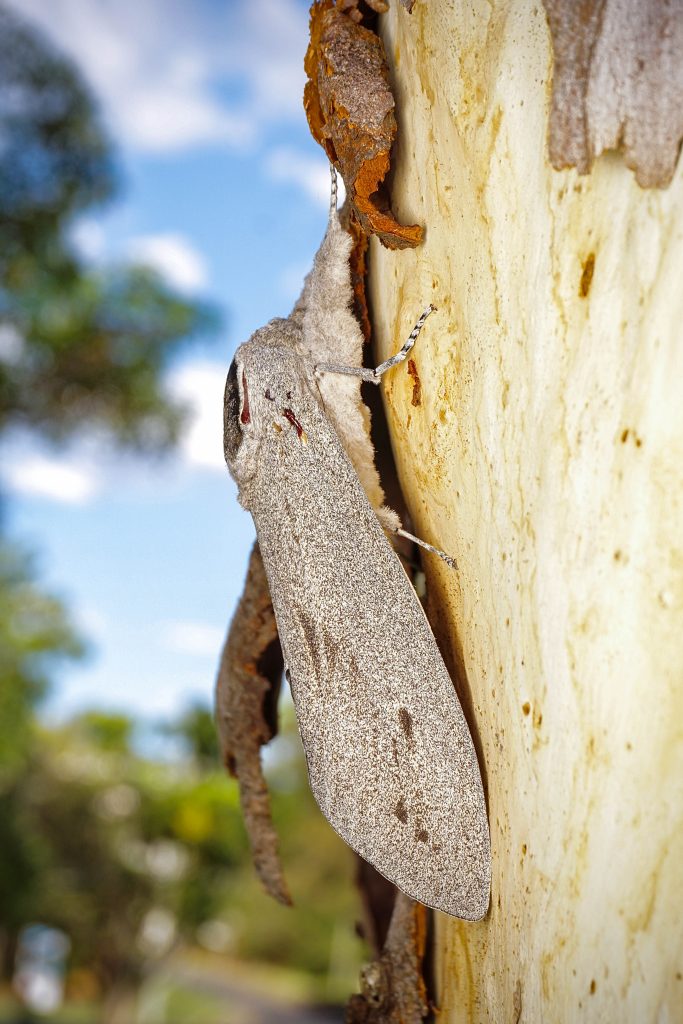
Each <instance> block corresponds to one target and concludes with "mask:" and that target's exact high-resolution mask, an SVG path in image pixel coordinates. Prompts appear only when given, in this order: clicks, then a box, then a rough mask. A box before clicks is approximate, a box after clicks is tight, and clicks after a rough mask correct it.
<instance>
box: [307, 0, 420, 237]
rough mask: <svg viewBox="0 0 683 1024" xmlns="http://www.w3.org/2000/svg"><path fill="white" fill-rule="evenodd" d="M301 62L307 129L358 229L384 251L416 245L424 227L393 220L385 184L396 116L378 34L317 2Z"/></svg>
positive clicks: (326, 1)
mask: <svg viewBox="0 0 683 1024" xmlns="http://www.w3.org/2000/svg"><path fill="white" fill-rule="evenodd" d="M304 68H305V70H306V74H307V75H308V82H307V83H306V88H305V90H304V108H305V110H306V116H307V117H308V124H309V127H310V129H311V134H312V135H313V138H314V139H316V141H317V142H319V143H320V145H321V146H322V147H323V149H324V150H325V152H326V153H327V156H328V158H329V160H330V161H331V162H332V163H333V164H334V165H335V166H336V167H337V168H338V169H339V170H340V172H341V174H342V177H343V178H344V184H345V185H346V189H347V194H348V196H349V198H350V202H351V205H352V207H353V212H354V214H355V216H356V218H357V219H358V220H359V221H360V224H361V226H362V227H363V230H364V231H365V232H366V233H367V234H376V235H377V237H378V238H379V239H380V241H381V242H382V244H383V245H385V246H387V248H389V249H405V248H407V247H412V246H416V245H418V244H419V243H420V241H421V240H422V228H421V227H419V225H416V224H415V225H410V226H404V225H401V224H399V223H398V222H397V220H396V219H395V217H394V215H393V213H392V212H391V208H390V205H389V199H388V196H387V193H386V189H385V187H384V185H383V182H384V178H385V177H386V174H387V172H388V170H389V153H390V150H391V145H392V143H393V141H394V137H395V135H396V118H395V116H394V97H393V95H392V93H391V87H390V85H389V75H388V69H387V62H386V57H385V54H384V46H383V44H382V40H381V39H380V38H379V36H378V35H376V34H375V33H374V32H372V31H371V30H370V29H368V28H365V27H364V26H363V25H359V24H357V23H356V22H355V21H354V20H353V19H352V18H351V17H350V16H349V15H348V14H347V13H345V11H344V10H343V9H342V8H341V7H340V6H339V5H338V4H337V5H335V3H334V0H316V2H315V3H314V4H313V5H312V7H311V41H310V44H309V47H308V51H307V53H306V59H305V61H304Z"/></svg>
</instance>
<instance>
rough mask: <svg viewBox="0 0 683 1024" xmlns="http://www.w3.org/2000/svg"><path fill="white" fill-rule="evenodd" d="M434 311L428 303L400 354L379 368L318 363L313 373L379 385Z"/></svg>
mask: <svg viewBox="0 0 683 1024" xmlns="http://www.w3.org/2000/svg"><path fill="white" fill-rule="evenodd" d="M435 310H436V306H432V305H431V303H430V304H429V306H427V308H426V309H425V311H424V313H423V314H422V316H421V317H420V319H419V320H418V321H417V323H416V324H415V326H414V327H413V329H412V331H411V332H410V334H409V335H408V338H407V340H406V342H405V344H404V346H403V348H402V349H401V350H400V352H397V353H396V355H395V356H391V357H390V358H389V359H385V361H384V362H383V363H380V364H379V366H376V367H375V369H374V370H366V369H365V368H364V367H362V366H341V365H340V364H338V363H318V364H317V365H316V367H315V372H316V373H339V374H344V375H346V376H349V377H360V378H361V380H366V381H371V382H372V383H373V384H379V382H380V378H381V376H382V374H383V373H386V371H387V370H390V369H391V367H392V366H397V365H398V364H399V363H402V362H403V360H404V359H405V358H406V356H407V355H408V353H409V352H410V350H411V349H412V347H413V345H414V344H415V342H416V341H417V337H418V335H419V333H420V331H421V330H422V328H423V326H424V322H425V320H426V319H427V317H428V316H429V314H430V313H433V312H434V311H435Z"/></svg>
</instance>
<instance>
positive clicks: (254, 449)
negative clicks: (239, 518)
mask: <svg viewBox="0 0 683 1024" xmlns="http://www.w3.org/2000/svg"><path fill="white" fill-rule="evenodd" d="M291 333H292V325H291V323H290V321H288V320H273V321H271V323H269V324H267V325H266V326H265V327H263V328H261V330H259V331H257V332H256V334H254V335H252V337H251V338H250V339H249V341H247V342H246V343H245V344H244V345H240V347H239V348H238V349H237V352H236V353H235V358H234V359H233V361H232V363H231V364H230V369H229V371H228V377H227V380H226V383H225V403H224V412H223V450H224V453H225V461H226V462H227V464H228V468H229V470H230V472H231V473H232V476H233V477H234V479H235V480H236V482H237V484H238V485H239V486H240V487H242V485H244V484H246V483H247V482H248V481H249V480H251V478H252V477H253V476H254V474H255V473H256V472H257V469H258V466H259V462H260V460H261V457H262V456H263V455H264V452H263V451H262V449H263V447H264V446H266V448H267V447H269V446H270V447H272V446H273V445H274V444H279V443H283V444H285V443H288V442H290V441H291V436H290V435H291V432H292V430H293V431H294V434H295V436H296V438H297V441H301V438H302V437H303V438H304V442H305V435H304V433H303V428H302V427H301V424H300V422H299V420H298V419H297V416H298V412H299V410H301V409H303V408H307V407H308V405H309V403H310V402H311V400H312V396H311V392H310V389H309V385H308V384H307V380H306V377H307V374H306V371H305V369H304V368H303V366H302V363H301V360H300V357H299V356H298V355H297V354H296V352H295V351H293V342H294V341H295V340H296V339H294V338H293V337H291V336H290V335H291Z"/></svg>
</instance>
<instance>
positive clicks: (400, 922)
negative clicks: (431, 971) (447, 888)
mask: <svg viewBox="0 0 683 1024" xmlns="http://www.w3.org/2000/svg"><path fill="white" fill-rule="evenodd" d="M427 914H428V911H427V908H426V907H423V906H422V904H421V903H416V902H415V901H414V900H411V899H410V897H409V896H406V895H405V894H404V893H402V892H398V893H397V894H396V902H395V904H394V913H393V915H392V918H391V925H390V926H389V932H388V934H387V941H386V943H385V946H384V951H383V953H382V956H381V957H380V958H379V960H373V962H372V963H371V964H369V965H368V966H367V967H365V968H364V969H363V971H362V972H361V990H362V991H361V993H360V994H358V995H354V996H352V997H351V999H350V1000H349V1003H348V1006H347V1008H346V1024H420V1022H421V1021H422V1020H424V1018H425V1017H426V1016H427V1014H428V1012H429V1003H428V1001H427V989H426V986H425V983H424V979H423V977H422V961H423V959H424V955H425V948H426V944H427Z"/></svg>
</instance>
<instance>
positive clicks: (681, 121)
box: [544, 0, 683, 188]
mask: <svg viewBox="0 0 683 1024" xmlns="http://www.w3.org/2000/svg"><path fill="white" fill-rule="evenodd" d="M544 5H545V9H546V13H547V15H548V23H549V25H550V31H551V34H552V40H553V49H554V54H555V66H554V72H553V99H552V109H551V113H550V130H549V141H548V147H549V152H550V161H551V163H552V165H553V167H555V168H556V169H557V170H560V169H562V168H563V167H576V168H577V169H578V170H579V172H580V173H581V174H587V173H588V172H589V171H590V169H591V166H592V164H593V161H594V160H595V158H596V157H597V156H599V155H600V153H602V152H603V151H604V150H608V149H621V150H623V153H624V160H625V162H626V165H627V166H628V167H630V168H631V169H632V170H633V171H635V175H636V181H637V182H638V184H639V185H641V186H642V187H643V188H653V187H658V188H665V187H666V186H667V185H669V184H670V182H671V179H672V177H673V173H674V170H675V168H676V162H677V160H678V154H679V152H680V146H681V140H682V139H683V4H681V2H680V0H587V2H585V3H580V4H577V3H576V2H575V0H544Z"/></svg>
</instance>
